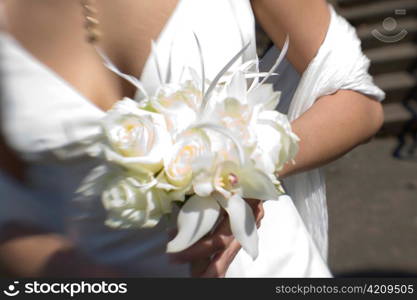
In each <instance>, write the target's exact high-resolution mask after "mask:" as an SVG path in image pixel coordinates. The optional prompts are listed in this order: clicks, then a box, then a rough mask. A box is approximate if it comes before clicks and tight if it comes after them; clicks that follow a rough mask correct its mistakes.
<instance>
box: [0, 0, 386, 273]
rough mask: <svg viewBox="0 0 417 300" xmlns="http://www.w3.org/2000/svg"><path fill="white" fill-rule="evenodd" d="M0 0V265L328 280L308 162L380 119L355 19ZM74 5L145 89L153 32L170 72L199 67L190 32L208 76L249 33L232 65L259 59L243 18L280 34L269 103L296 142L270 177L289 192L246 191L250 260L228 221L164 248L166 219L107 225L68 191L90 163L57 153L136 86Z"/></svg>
mask: <svg viewBox="0 0 417 300" xmlns="http://www.w3.org/2000/svg"><path fill="white" fill-rule="evenodd" d="M0 3H2V6H3V9H2V10H3V14H4V17H5V18H6V20H7V22H6V26H3V28H2V31H1V32H0V46H1V49H0V50H1V56H0V86H1V98H0V101H1V121H2V123H1V130H2V136H3V139H4V141H3V142H2V145H1V147H2V150H1V160H0V162H1V164H2V165H1V167H2V169H1V173H0V174H1V175H0V234H1V235H0V261H1V265H3V266H4V267H5V268H6V269H7V270H8V271H9V272H10V273H11V274H14V275H17V276H189V275H190V274H189V268H188V263H193V266H194V268H193V269H192V274H191V275H193V276H203V277H224V276H226V277H232V276H239V277H241V276H242V277H243V276H249V277H254V276H258V277H262V276H263V277H275V276H284V277H285V276H286V277H307V276H314V277H323V276H331V274H330V272H329V270H328V268H327V265H326V260H327V208H326V199H325V191H324V180H323V177H322V175H321V173H320V170H319V169H318V168H319V167H321V166H323V165H324V164H326V163H328V162H330V161H333V160H335V159H337V158H338V157H340V156H342V155H344V154H345V153H347V152H348V151H350V150H351V149H353V148H354V147H356V146H357V145H359V144H361V143H364V142H366V141H368V140H369V139H370V138H371V137H372V136H373V135H374V134H375V132H376V131H377V130H378V129H379V128H380V126H381V124H382V122H383V113H382V109H381V104H380V102H379V101H380V100H382V99H383V98H384V93H383V92H382V91H381V90H380V89H378V88H377V87H376V86H375V85H374V84H373V82H372V78H371V77H370V76H369V74H368V72H367V70H368V66H369V60H368V59H367V58H366V57H365V56H364V55H363V54H362V52H361V48H360V42H359V40H358V38H357V36H356V34H355V31H354V29H353V28H352V27H351V26H350V25H348V24H347V22H346V21H345V20H344V19H343V18H341V17H340V16H338V15H337V14H336V13H335V12H334V10H333V8H332V7H331V6H329V5H328V4H327V3H326V2H325V1H324V0H315V1H311V0H294V1H286V0H252V1H249V0H152V1H151V0H146V1H135V0H124V1H110V0H100V1H85V0H84V1H68V0H2V1H1V2H0ZM83 5H84V9H85V7H86V6H85V5H87V6H88V7H87V8H89V9H90V11H91V12H95V11H96V15H95V16H94V17H95V18H97V20H98V21H99V26H100V32H101V33H102V36H101V37H100V39H99V41H98V43H99V45H100V47H101V48H102V49H103V50H104V52H105V53H106V54H107V55H108V56H109V57H110V59H111V60H112V61H113V63H114V64H115V65H116V66H117V67H118V68H119V69H120V70H121V71H122V72H123V73H126V74H131V75H133V76H135V77H137V78H139V79H140V80H141V81H142V83H143V84H144V85H145V86H146V87H147V88H148V89H150V90H152V89H154V88H155V82H157V80H156V78H157V71H156V67H155V63H154V60H153V59H151V58H150V45H151V44H150V41H151V40H155V41H156V49H157V52H158V56H159V58H160V62H159V63H160V64H161V66H162V69H164V68H163V67H166V65H167V64H168V61H169V59H168V57H169V52H170V49H171V47H170V45H173V49H172V53H173V59H172V62H173V64H174V66H173V75H172V76H179V72H180V69H181V68H180V66H181V65H182V64H183V62H184V61H185V62H186V63H187V64H188V65H191V66H193V67H195V68H196V69H198V68H199V58H198V51H197V50H196V49H195V47H196V46H195V40H194V37H193V35H192V32H195V33H196V34H197V35H198V37H199V40H200V42H201V45H202V48H203V52H204V58H205V63H206V72H207V74H208V77H210V76H213V75H214V74H216V73H217V72H218V71H219V70H220V69H221V68H222V67H223V65H224V64H225V63H226V62H227V61H228V60H229V59H230V58H231V57H232V56H233V55H234V54H235V53H237V52H238V51H239V50H240V49H241V48H242V47H243V46H244V45H245V44H246V43H247V42H251V44H250V46H249V48H248V49H247V51H246V52H245V54H244V55H243V57H242V60H241V62H240V63H243V62H245V61H247V60H250V59H256V58H257V56H256V51H255V48H256V45H255V30H254V16H256V18H257V19H258V21H259V23H260V24H261V26H262V27H263V29H264V30H265V31H266V32H267V34H268V35H269V36H270V37H271V39H272V40H273V42H274V44H275V46H276V47H277V48H278V49H279V48H281V47H282V46H283V44H284V41H285V38H286V36H287V35H288V36H289V38H290V46H289V50H288V54H287V60H286V61H285V62H284V64H283V67H281V71H280V72H279V73H280V76H278V77H275V78H276V79H274V80H277V86H278V87H280V86H281V87H285V90H284V91H283V92H284V93H283V97H282V100H281V103H280V106H279V109H280V108H281V109H282V110H285V112H286V113H287V112H288V115H289V118H290V120H291V121H292V127H293V130H294V131H295V132H296V134H297V135H298V136H299V137H300V139H301V142H300V151H299V153H298V154H297V157H296V159H295V161H296V164H288V165H287V166H286V167H285V168H284V169H283V170H282V171H281V173H280V174H279V175H280V177H281V178H282V179H283V180H284V185H285V187H286V189H287V192H288V194H289V195H290V196H291V198H292V201H291V200H288V199H289V198H288V199H287V200H285V201H284V200H283V201H281V200H280V201H275V202H272V201H268V202H266V203H265V204H264V205H263V206H261V205H260V204H259V203H257V202H256V200H252V203H253V209H254V211H255V213H256V216H257V219H258V221H262V222H261V224H260V227H259V237H260V253H259V257H258V258H257V259H256V260H255V261H251V260H250V259H248V258H247V257H246V256H245V253H244V252H243V251H239V250H240V246H239V244H238V243H237V242H236V241H235V240H234V238H233V236H232V234H231V232H230V228H229V225H228V222H227V218H226V219H225V220H224V221H223V222H222V223H221V224H220V225H219V227H218V229H217V230H216V231H215V232H214V233H212V234H211V235H208V236H206V237H204V238H203V239H202V240H201V241H199V242H197V243H196V244H195V245H193V246H192V247H191V248H190V249H188V250H185V251H183V252H182V253H177V254H173V255H171V256H170V257H169V256H168V255H167V254H165V253H164V251H165V246H166V242H167V240H168V237H167V234H166V230H165V229H164V227H163V224H161V225H160V226H157V227H156V228H153V229H147V230H137V229H136V230H130V229H125V230H113V229H109V228H107V227H105V225H104V220H105V216H106V213H105V211H104V209H103V207H102V206H101V203H100V199H92V200H88V201H87V200H86V201H78V202H77V201H74V199H75V198H76V195H75V193H74V191H75V190H76V188H77V187H78V185H79V183H80V181H81V180H82V179H83V177H84V176H85V175H86V174H87V173H88V171H89V170H91V168H92V167H93V166H94V165H96V164H97V162H96V161H94V160H93V159H91V158H89V157H88V156H87V155H86V154H85V153H78V154H77V155H73V156H72V157H68V156H66V155H64V154H65V153H66V152H67V150H68V151H69V149H71V147H72V146H73V145H74V144H76V143H77V141H79V140H80V139H82V138H85V137H87V136H88V135H90V134H92V133H94V132H96V130H97V128H96V127H95V126H93V125H92V124H95V122H94V121H96V120H98V119H99V118H101V117H102V116H103V115H104V113H105V111H106V110H108V109H109V108H110V107H111V106H112V104H113V103H114V102H115V101H117V100H119V99H121V98H123V97H125V96H126V97H130V98H133V99H134V98H135V94H136V91H135V89H134V87H132V86H130V85H129V83H127V82H126V81H124V80H123V79H122V78H120V77H118V76H117V75H115V74H113V73H111V72H110V71H109V70H107V69H106V68H105V67H104V65H103V62H102V61H101V59H100V57H99V56H98V55H97V53H96V51H95V50H94V47H92V45H91V43H89V42H88V41H87V40H86V39H85V35H86V29H85V28H84V26H83V24H84V22H85V19H84V16H83V14H82V6H83ZM90 21H91V20H90ZM93 21H94V20H93ZM90 33H91V32H90ZM97 37H98V36H95V37H94V38H97ZM90 41H91V36H90ZM172 42H174V43H172ZM276 52H277V50H276V49H271V50H270V52H269V53H267V55H266V58H265V60H264V61H262V64H261V65H264V66H270V65H271V63H270V62H271V61H273V60H272V58H271V57H273V56H274V54H276ZM290 90H292V91H294V94H292V93H288V91H290ZM68 128H70V129H71V130H68ZM248 201H249V200H248ZM334 201H337V199H334ZM79 202H81V205H79V204H80V203H79ZM77 203H78V204H77ZM214 254H215V255H214Z"/></svg>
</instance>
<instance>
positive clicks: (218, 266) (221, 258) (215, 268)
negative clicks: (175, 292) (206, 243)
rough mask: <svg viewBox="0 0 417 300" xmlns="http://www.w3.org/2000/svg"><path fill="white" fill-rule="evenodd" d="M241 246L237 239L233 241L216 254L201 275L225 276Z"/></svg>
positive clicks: (209, 276)
mask: <svg viewBox="0 0 417 300" xmlns="http://www.w3.org/2000/svg"><path fill="white" fill-rule="evenodd" d="M240 248H241V246H240V244H239V242H238V241H237V240H233V242H232V243H231V244H230V245H229V247H227V249H225V250H224V251H222V252H220V253H218V254H216V256H215V257H214V258H213V260H212V261H211V263H210V264H209V265H208V266H207V269H206V270H205V272H204V273H202V274H201V276H200V277H204V278H223V277H224V276H225V275H226V272H227V269H228V268H229V266H230V264H231V263H232V261H233V259H234V258H235V256H236V255H237V253H238V252H239V250H240Z"/></svg>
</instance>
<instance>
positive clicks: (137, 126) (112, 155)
mask: <svg viewBox="0 0 417 300" xmlns="http://www.w3.org/2000/svg"><path fill="white" fill-rule="evenodd" d="M102 124H103V127H104V132H105V134H106V137H107V140H108V143H109V147H108V148H107V149H106V152H105V153H106V158H107V159H108V160H109V161H113V162H116V163H118V164H120V165H122V166H125V167H127V168H129V169H134V170H137V171H140V172H146V173H155V172H158V171H159V170H160V169H161V168H162V164H163V156H164V153H165V151H167V149H169V147H170V145H171V138H170V136H169V134H168V131H167V128H166V123H165V120H164V117H163V116H162V115H160V114H157V113H153V112H149V111H146V110H143V109H141V108H139V106H138V104H137V103H136V102H135V101H133V100H131V99H127V98H125V99H123V100H121V101H119V102H117V103H116V104H115V105H114V107H113V108H112V109H111V110H110V111H109V113H108V114H107V115H106V117H105V118H104V120H103V123H102Z"/></svg>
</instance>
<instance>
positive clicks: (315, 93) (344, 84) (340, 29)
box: [289, 5, 385, 120]
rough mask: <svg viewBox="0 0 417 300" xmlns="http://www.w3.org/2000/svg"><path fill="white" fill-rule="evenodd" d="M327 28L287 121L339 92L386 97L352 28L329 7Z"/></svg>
mask: <svg viewBox="0 0 417 300" xmlns="http://www.w3.org/2000/svg"><path fill="white" fill-rule="evenodd" d="M329 10H330V15H331V17H330V25H329V28H328V31H327V34H326V37H325V40H324V41H323V44H322V45H321V47H320V49H319V50H318V52H317V55H316V56H315V57H314V59H313V60H312V61H311V62H310V64H309V65H308V67H307V69H306V70H305V72H304V74H303V76H302V78H301V81H300V84H299V87H298V90H297V91H296V93H295V95H294V98H293V99H292V101H291V105H290V111H289V117H290V119H292V120H293V119H295V118H297V117H298V116H300V115H301V114H302V113H303V112H305V111H306V110H307V109H308V108H309V107H310V106H311V105H312V104H313V103H314V101H316V100H317V99H318V98H319V97H321V96H325V95H330V94H333V93H335V92H337V91H338V90H353V91H356V92H359V93H362V94H365V95H368V96H370V97H372V98H375V99H377V100H379V101H382V100H384V98H385V93H384V92H383V91H382V90H381V89H380V88H378V87H377V86H376V85H375V84H374V82H373V79H372V76H371V75H369V73H368V69H369V65H370V61H369V59H368V58H367V57H366V56H365V55H364V54H363V52H362V49H361V41H360V39H359V38H358V36H357V34H356V30H355V28H354V27H353V26H352V25H350V24H349V23H348V22H347V21H346V19H344V18H343V17H341V16H339V15H338V14H337V13H336V12H335V10H334V8H333V7H332V6H331V5H329Z"/></svg>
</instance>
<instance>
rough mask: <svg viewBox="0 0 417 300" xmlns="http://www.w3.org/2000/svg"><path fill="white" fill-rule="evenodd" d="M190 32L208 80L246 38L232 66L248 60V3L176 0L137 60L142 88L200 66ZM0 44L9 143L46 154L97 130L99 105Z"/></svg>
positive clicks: (14, 49)
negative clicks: (147, 49)
mask: <svg viewBox="0 0 417 300" xmlns="http://www.w3.org/2000/svg"><path fill="white" fill-rule="evenodd" d="M194 34H195V35H197V36H198V39H199V41H200V44H201V50H202V55H203V58H204V65H205V72H206V77H207V78H209V79H210V78H213V77H214V76H215V75H216V74H217V72H219V71H220V70H221V69H222V68H223V66H224V65H225V64H226V63H227V62H228V61H229V60H230V59H231V58H232V57H233V56H234V55H235V54H236V53H237V52H238V51H239V50H241V49H242V47H243V46H244V45H245V44H247V43H249V42H250V43H251V47H249V49H248V51H247V53H245V55H244V56H243V57H242V60H240V61H239V62H238V63H237V65H238V64H241V63H242V61H246V60H249V59H254V58H256V51H255V46H256V45H255V37H254V23H253V15H252V11H251V8H250V4H249V1H246V0H245V1H242V0H230V1H224V0H221V1H220V0H215V1H206V0H181V1H180V2H179V3H178V6H177V7H176V9H175V11H174V13H173V14H172V15H171V17H170V18H169V20H168V21H167V23H166V25H165V26H164V28H163V29H162V31H161V33H160V34H159V36H158V39H157V40H156V46H155V52H154V54H156V55H152V54H151V55H149V57H147V59H146V61H145V63H144V67H143V71H142V74H141V77H140V80H141V82H142V84H143V85H144V86H145V88H146V89H147V90H148V91H149V93H152V92H153V91H155V90H156V88H157V87H158V85H160V80H161V78H162V80H165V79H166V78H167V77H168V73H170V76H169V77H170V78H171V80H172V81H176V80H180V78H181V77H182V74H183V70H184V67H186V66H189V67H192V68H194V69H196V70H200V53H199V50H198V47H197V43H196V39H195V36H194ZM2 42H3V43H5V44H6V47H4V49H3V50H4V51H3V53H2V60H1V61H0V70H1V73H2V77H1V78H0V80H1V85H2V92H3V93H2V98H1V106H2V109H1V113H2V131H3V133H4V135H5V137H6V140H7V141H8V142H9V143H10V144H11V146H12V147H13V148H15V149H16V150H18V151H19V152H23V153H39V152H45V151H46V152H47V151H50V150H51V149H61V148H65V147H68V146H70V145H71V144H72V143H74V142H77V141H80V140H82V139H83V138H86V137H88V136H91V135H93V134H95V133H97V132H98V130H99V128H98V121H99V120H100V118H101V117H103V115H104V112H103V111H102V110H100V109H98V108H97V106H95V105H94V104H92V103H91V102H90V101H88V100H87V99H86V98H85V97H83V96H82V95H81V94H80V93H78V92H77V89H75V88H74V87H73V86H71V85H70V84H69V83H68V82H66V81H65V80H63V79H62V78H61V77H60V76H59V75H58V74H56V73H54V72H53V71H51V70H50V69H48V68H47V67H46V66H44V65H42V64H41V63H40V62H39V61H37V60H36V59H34V58H33V57H32V56H30V55H29V54H28V53H27V52H25V50H24V49H23V48H21V47H19V45H17V44H15V43H13V41H11V40H9V39H7V38H3V40H2ZM169 69H170V71H168V70H169Z"/></svg>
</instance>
